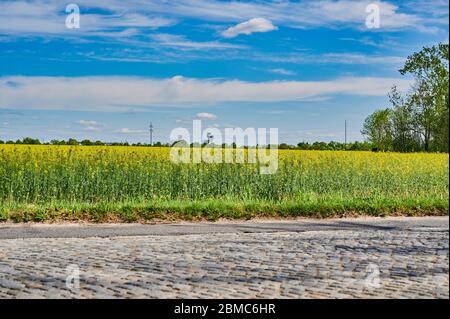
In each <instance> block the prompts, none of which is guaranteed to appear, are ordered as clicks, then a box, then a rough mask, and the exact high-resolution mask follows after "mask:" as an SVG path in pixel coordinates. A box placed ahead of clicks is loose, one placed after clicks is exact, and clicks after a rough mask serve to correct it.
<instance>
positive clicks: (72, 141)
mask: <svg viewBox="0 0 450 319" xmlns="http://www.w3.org/2000/svg"><path fill="white" fill-rule="evenodd" d="M66 144H67V145H78V144H79V143H78V141H77V140H76V139H74V138H69V140H68V141H67V143H66Z"/></svg>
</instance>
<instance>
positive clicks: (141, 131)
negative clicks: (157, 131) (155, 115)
mask: <svg viewBox="0 0 450 319" xmlns="http://www.w3.org/2000/svg"><path fill="white" fill-rule="evenodd" d="M115 133H119V134H143V133H146V132H145V131H143V130H133V129H130V128H128V127H124V128H121V129H119V130H117V131H115Z"/></svg>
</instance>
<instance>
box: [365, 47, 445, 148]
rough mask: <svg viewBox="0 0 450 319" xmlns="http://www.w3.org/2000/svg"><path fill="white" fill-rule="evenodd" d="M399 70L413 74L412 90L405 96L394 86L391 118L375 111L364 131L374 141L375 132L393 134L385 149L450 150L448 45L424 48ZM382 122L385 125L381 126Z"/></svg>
mask: <svg viewBox="0 0 450 319" xmlns="http://www.w3.org/2000/svg"><path fill="white" fill-rule="evenodd" d="M400 73H401V74H402V75H406V74H411V75H413V76H414V79H415V83H414V85H413V86H412V88H411V90H410V92H408V93H406V94H405V95H404V96H403V95H402V94H401V93H400V92H398V91H397V88H395V87H393V88H392V90H391V93H390V95H389V96H390V101H391V104H392V109H391V112H389V114H388V117H387V118H385V117H383V119H381V118H377V116H378V115H380V113H379V112H380V111H377V112H375V113H374V114H372V115H371V116H369V117H368V118H367V119H366V122H365V124H364V128H363V130H362V133H363V134H364V135H366V137H367V138H368V140H371V141H374V134H373V133H374V132H377V133H378V134H377V135H378V136H384V137H387V136H390V137H391V140H390V143H389V145H388V147H385V148H386V149H393V150H395V151H400V152H411V151H425V152H429V151H434V152H436V151H437V152H447V153H448V147H449V52H448V44H439V45H436V46H433V47H424V48H423V49H422V50H421V51H420V52H418V53H414V54H413V55H411V56H409V57H408V59H407V60H406V62H405V65H404V67H403V68H402V69H401V70H400ZM385 115H387V114H385ZM375 119H378V121H376V120H375ZM380 121H383V123H384V125H379V124H380ZM375 140H376V138H375ZM384 142H388V139H385V141H384ZM382 144H384V143H382Z"/></svg>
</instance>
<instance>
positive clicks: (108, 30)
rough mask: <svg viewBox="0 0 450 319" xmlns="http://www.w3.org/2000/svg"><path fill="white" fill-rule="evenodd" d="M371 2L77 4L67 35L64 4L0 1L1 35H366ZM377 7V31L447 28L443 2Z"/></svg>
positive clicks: (89, 0)
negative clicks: (279, 29) (293, 31)
mask: <svg viewBox="0 0 450 319" xmlns="http://www.w3.org/2000/svg"><path fill="white" fill-rule="evenodd" d="M372 2H374V1H372V0H361V1H359V0H358V1H356V0H303V1H298V2H290V1H273V2H269V1H254V2H250V1H248V2H241V1H219V0H177V1H146V2H145V3H143V2H142V1H140V0H129V1H122V0H109V1H93V0H78V1H76V3H77V4H78V5H79V6H80V8H81V14H82V16H81V28H80V29H76V30H68V29H66V28H65V23H64V22H65V17H66V13H65V12H64V10H65V6H66V4H67V3H66V2H64V1H60V0H47V1H41V0H29V1H1V2H0V34H2V35H10V36H15V37H18V36H36V35H39V36H41V35H46V36H62V37H72V38H80V37H89V36H100V37H110V38H116V39H120V38H123V37H125V35H124V33H123V32H125V33H127V32H128V33H129V32H132V33H134V35H135V36H138V35H143V34H146V33H147V32H148V30H152V29H158V28H163V27H168V26H172V25H174V24H176V23H178V22H179V20H183V19H186V18H195V19H197V20H202V21H205V22H207V23H209V24H214V23H215V24H218V23H221V24H223V23H239V24H238V25H236V26H234V27H231V28H230V29H228V30H227V31H225V32H224V35H225V36H229V37H233V36H236V35H238V34H250V33H252V32H258V31H269V30H271V29H273V28H275V27H274V26H273V24H272V23H274V24H276V25H279V26H284V27H292V28H319V27H326V28H354V29H365V24H364V22H365V18H366V15H367V13H366V11H365V9H366V6H367V5H368V4H369V3H372ZM375 3H377V4H378V5H379V6H380V9H381V29H380V31H396V30H401V29H408V28H409V29H410V28H412V29H415V30H419V31H432V30H434V29H436V28H439V27H442V28H444V27H445V26H446V24H447V23H448V22H446V20H447V21H448V2H446V1H444V0H432V1H425V0H414V1H412V0H411V1H406V2H405V3H404V4H403V3H402V5H401V6H398V5H395V4H393V3H391V2H389V1H375ZM93 9H94V10H93ZM93 12H96V13H93ZM255 17H258V18H256V19H255ZM242 21H246V22H243V23H242ZM128 30H129V31H128Z"/></svg>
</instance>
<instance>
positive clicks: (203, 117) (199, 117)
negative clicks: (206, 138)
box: [195, 112, 217, 121]
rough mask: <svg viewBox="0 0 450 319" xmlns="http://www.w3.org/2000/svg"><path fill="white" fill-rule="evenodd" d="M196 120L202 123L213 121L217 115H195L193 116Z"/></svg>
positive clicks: (204, 113)
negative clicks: (202, 121)
mask: <svg viewBox="0 0 450 319" xmlns="http://www.w3.org/2000/svg"><path fill="white" fill-rule="evenodd" d="M195 119H196V120H204V121H213V120H216V119H217V115H215V114H211V113H206V112H203V113H197V115H196V116H195Z"/></svg>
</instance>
